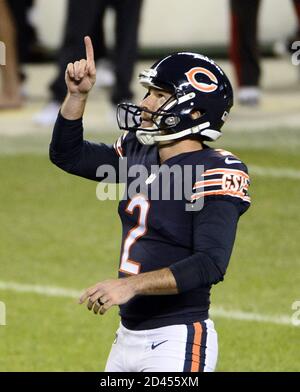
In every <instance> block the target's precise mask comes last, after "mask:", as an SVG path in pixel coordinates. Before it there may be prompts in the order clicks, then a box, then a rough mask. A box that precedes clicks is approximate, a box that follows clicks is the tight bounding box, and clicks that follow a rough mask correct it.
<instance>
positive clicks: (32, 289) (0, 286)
mask: <svg viewBox="0 0 300 392" xmlns="http://www.w3.org/2000/svg"><path fill="white" fill-rule="evenodd" d="M0 290H7V291H14V292H17V293H30V294H39V295H43V296H48V297H65V298H76V299H77V298H79V297H80V295H81V294H82V292H81V291H78V290H72V289H66V288H63V287H53V286H40V285H31V284H21V283H15V282H4V281H0ZM210 314H211V315H212V317H220V318H225V319H231V320H240V321H256V322H260V323H269V324H277V325H289V326H295V325H293V324H292V318H291V317H289V316H286V315H278V316H267V315H263V314H258V313H250V312H243V311H239V310H225V309H224V308H221V307H212V308H211V311H210Z"/></svg>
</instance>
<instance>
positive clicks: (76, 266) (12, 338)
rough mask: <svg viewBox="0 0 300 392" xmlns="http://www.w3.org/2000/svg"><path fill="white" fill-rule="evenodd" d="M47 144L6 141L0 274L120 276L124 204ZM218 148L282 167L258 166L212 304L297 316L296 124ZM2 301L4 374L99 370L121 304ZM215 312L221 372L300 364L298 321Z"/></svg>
mask: <svg viewBox="0 0 300 392" xmlns="http://www.w3.org/2000/svg"><path fill="white" fill-rule="evenodd" d="M98 137H99V136H98ZM110 138H111V137H109V136H106V135H105V136H104V140H109V139H110ZM47 143H48V138H47V137H45V136H39V137H33V136H30V135H29V136H28V137H3V139H2V138H1V147H0V178H1V188H0V194H1V198H0V200H1V209H0V219H1V226H0V238H1V247H0V260H1V262H0V263H1V269H0V282H14V283H20V284H29V285H39V286H56V287H62V288H65V289H74V290H78V291H80V290H82V289H84V288H86V287H88V286H90V285H92V284H94V283H95V282H97V281H100V280H102V279H107V278H110V277H115V276H116V274H117V267H118V258H119V248H120V236H121V226H120V223H119V221H118V215H117V202H111V201H109V202H100V201H98V200H97V199H96V195H95V192H96V185H97V184H96V183H93V182H91V181H87V180H83V179H80V178H77V177H74V176H71V175H68V174H66V173H64V172H62V171H60V170H59V169H57V168H56V167H55V166H53V165H52V164H50V162H49V160H48V157H47ZM218 146H222V147H225V148H226V149H229V150H231V151H233V152H234V153H236V154H237V155H238V156H239V157H240V158H241V159H243V160H244V161H245V162H246V163H247V164H248V165H249V166H250V174H251V165H253V166H258V167H260V168H265V169H266V168H267V169H268V168H269V169H272V170H273V173H274V172H275V170H274V169H280V173H282V174H281V175H280V174H279V175H278V176H277V177H276V174H275V175H270V174H268V172H266V174H261V173H260V174H259V175H256V174H255V171H254V172H253V175H252V176H251V177H252V185H251V195H252V200H253V205H252V207H251V209H250V210H249V212H248V213H247V214H246V215H245V216H243V217H242V219H241V221H240V225H239V232H238V237H237V240H236V244H235V249H234V252H233V255H232V258H231V262H230V266H229V269H228V272H227V276H226V279H225V281H224V282H223V283H220V284H219V285H217V286H215V287H214V289H213V294H212V303H213V305H214V306H216V307H222V308H224V309H225V310H228V311H229V312H230V311H243V312H249V313H257V314H261V315H264V316H270V317H274V318H276V317H277V316H280V315H285V316H287V317H291V316H292V313H293V311H292V309H291V306H292V303H293V302H294V301H296V300H300V292H299V287H300V274H299V267H300V257H299V254H300V244H299V220H300V210H299V197H300V179H299V176H298V178H297V175H294V174H295V173H297V172H296V171H297V170H298V173H300V162H299V152H298V150H299V140H298V133H297V132H296V131H292V130H291V131H288V130H286V132H285V134H284V135H282V133H281V132H279V131H276V130H275V131H274V132H270V131H266V132H261V133H255V132H254V133H250V132H246V133H245V135H243V134H242V133H237V134H233V133H231V134H228V135H227V136H226V137H225V136H224V140H223V141H222V143H218ZM285 172H288V173H291V172H292V174H289V177H287V176H285V175H284V173H285ZM293 173H294V174H293ZM0 301H2V302H4V303H5V305H6V312H7V315H6V318H7V325H6V326H0V353H1V355H0V371H87V370H89V371H99V370H100V371H102V370H103V369H104V365H105V360H106V357H107V355H108V352H109V350H110V345H111V342H112V341H113V338H114V331H115V329H116V328H117V325H118V322H119V321H118V314H117V309H116V308H115V309H112V310H111V311H110V312H108V313H107V314H106V315H105V316H103V317H100V316H95V315H93V314H91V313H89V312H88V311H87V310H86V308H85V307H83V306H79V305H78V304H77V303H76V299H75V298H69V297H63V296H61V297H59V296H52V297H49V296H45V295H41V294H35V293H32V292H28V293H26V292H17V291H14V290H12V289H6V290H5V289H3V288H2V289H0ZM214 321H215V325H216V328H217V331H218V334H219V362H218V368H217V370H218V371H300V357H299V334H300V329H299V328H300V327H295V326H293V325H280V324H275V323H272V322H258V321H254V320H237V319H234V318H233V319H230V318H224V317H220V316H218V317H214Z"/></svg>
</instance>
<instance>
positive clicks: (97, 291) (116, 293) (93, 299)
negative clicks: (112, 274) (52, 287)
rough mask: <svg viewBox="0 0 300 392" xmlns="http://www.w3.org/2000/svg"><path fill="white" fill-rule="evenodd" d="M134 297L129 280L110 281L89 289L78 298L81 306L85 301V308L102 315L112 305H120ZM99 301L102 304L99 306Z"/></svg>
mask: <svg viewBox="0 0 300 392" xmlns="http://www.w3.org/2000/svg"><path fill="white" fill-rule="evenodd" d="M134 296H135V291H134V287H133V285H132V284H131V283H130V280H129V279H126V278H121V279H110V280H105V281H104V282H100V283H97V284H96V285H95V286H92V287H89V288H88V289H87V290H85V292H84V293H83V294H82V296H81V297H80V298H79V303H80V304H83V303H84V302H85V301H86V300H87V299H88V302H87V308H88V309H89V310H92V309H93V311H94V313H95V314H97V313H99V314H104V313H105V312H106V311H107V310H108V309H109V308H111V307H112V306H113V305H122V304H125V303H126V302H128V301H129V300H130V299H131V298H132V297H134ZM98 299H99V301H100V302H101V303H102V304H103V305H101V304H100V303H99V302H98Z"/></svg>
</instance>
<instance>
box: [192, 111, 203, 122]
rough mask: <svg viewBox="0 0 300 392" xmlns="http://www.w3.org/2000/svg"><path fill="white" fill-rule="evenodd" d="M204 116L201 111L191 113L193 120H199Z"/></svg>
mask: <svg viewBox="0 0 300 392" xmlns="http://www.w3.org/2000/svg"><path fill="white" fill-rule="evenodd" d="M201 116H202V113H201V111H200V110H199V109H193V110H192V111H191V113H190V117H191V119H192V120H198V119H199V118H200V117H201Z"/></svg>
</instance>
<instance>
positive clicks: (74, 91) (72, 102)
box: [61, 37, 96, 120]
mask: <svg viewBox="0 0 300 392" xmlns="http://www.w3.org/2000/svg"><path fill="white" fill-rule="evenodd" d="M84 43H85V51H86V59H81V60H80V61H75V63H69V64H68V66H67V69H66V75H65V80H66V84H67V88H68V94H67V96H66V99H65V101H64V103H63V105H62V108H61V114H62V116H63V117H64V118H65V119H67V120H77V119H79V118H81V117H82V115H83V113H84V109H85V104H86V101H87V98H88V94H89V92H90V91H91V89H92V87H93V85H94V84H95V81H96V67H95V60H94V49H93V44H92V41H91V39H90V37H85V38H84Z"/></svg>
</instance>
